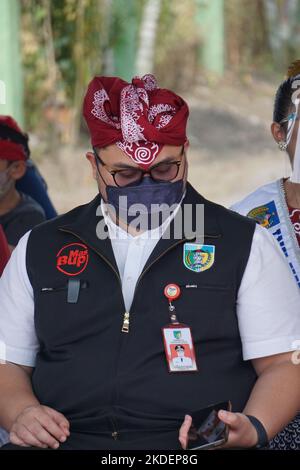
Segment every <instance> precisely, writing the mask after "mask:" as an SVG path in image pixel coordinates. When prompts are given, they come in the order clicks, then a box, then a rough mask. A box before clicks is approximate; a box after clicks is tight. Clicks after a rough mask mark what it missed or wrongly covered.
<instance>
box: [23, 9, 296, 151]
mask: <svg viewBox="0 0 300 470" xmlns="http://www.w3.org/2000/svg"><path fill="white" fill-rule="evenodd" d="M149 1H151V0H21V4H22V31H21V39H22V55H23V65H24V77H25V111H26V113H27V114H26V122H27V127H28V128H30V129H37V128H38V129H40V128H41V129H43V126H44V127H45V129H44V131H45V132H48V133H49V129H50V131H51V129H52V131H53V129H54V128H55V129H54V131H53V132H54V134H53V137H54V138H57V140H58V141H66V142H68V141H73V142H74V141H76V136H78V134H79V129H80V111H81V100H82V95H83V93H84V90H85V88H86V85H87V83H88V81H89V80H90V78H91V77H92V76H93V75H95V74H111V73H113V72H114V63H113V61H114V54H115V60H117V59H118V57H117V51H119V52H118V53H119V54H120V51H121V54H123V53H124V52H123V51H124V47H123V49H122V47H121V48H120V47H119V46H120V45H122V44H123V45H124V44H126V35H127V36H128V34H129V33H130V31H128V29H130V28H131V27H132V25H136V30H137V34H136V48H138V41H139V35H138V28H139V25H140V21H141V17H142V14H143V10H144V8H145V5H146V4H147V2H149ZM160 1H161V5H160V6H161V8H160V16H159V20H158V25H157V33H156V43H155V64H154V72H155V73H156V75H157V76H158V79H159V81H160V82H161V83H162V84H163V86H165V87H171V88H174V89H183V88H185V89H186V88H189V87H191V86H192V85H193V84H194V83H195V81H196V79H197V78H198V77H203V76H205V70H203V67H202V66H201V63H200V59H199V57H200V54H199V51H200V50H201V47H203V42H202V39H201V27H200V26H199V23H197V21H196V20H195V18H196V17H197V12H198V15H199V10H197V9H198V8H199V5H200V4H202V6H203V5H205V4H206V5H208V3H207V2H208V1H213V0H172V1H170V0H160ZM129 15H130V16H129ZM133 20H134V21H133ZM224 24H225V37H224V54H225V63H226V71H229V72H232V73H233V74H235V75H236V76H240V75H242V74H257V75H261V76H264V74H266V76H268V74H274V72H276V71H279V72H280V73H281V75H282V71H283V70H284V69H285V68H286V66H287V64H288V63H289V62H290V61H291V60H293V59H295V58H297V54H298V50H299V46H300V0H224ZM128 25H130V26H128ZM134 37H135V36H134ZM127 39H128V37H127ZM131 40H132V38H131ZM128 43H129V42H128ZM125 49H126V48H125ZM128 57H129V52H128ZM119 58H120V56H119ZM123 59H124V57H123ZM125 59H127V57H125ZM132 74H133V75H134V67H133V73H132ZM42 123H44V124H42Z"/></svg>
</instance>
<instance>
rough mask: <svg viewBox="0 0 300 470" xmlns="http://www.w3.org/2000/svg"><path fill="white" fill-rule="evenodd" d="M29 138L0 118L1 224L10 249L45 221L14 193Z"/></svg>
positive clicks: (7, 119) (23, 196) (40, 211)
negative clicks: (25, 234) (29, 231)
mask: <svg viewBox="0 0 300 470" xmlns="http://www.w3.org/2000/svg"><path fill="white" fill-rule="evenodd" d="M29 154H30V151H29V147H28V137H27V135H26V134H24V133H23V132H22V130H21V129H20V127H19V126H18V124H17V123H16V121H15V120H14V119H13V118H12V117H10V116H3V115H1V116H0V224H1V225H2V226H3V229H4V232H5V235H6V238H7V240H8V243H9V246H10V249H11V250H12V249H13V248H14V247H15V246H16V245H17V243H18V241H19V239H20V238H21V237H22V236H23V235H24V233H26V232H27V231H28V230H30V229H32V228H33V227H34V226H35V225H37V224H39V223H41V222H43V221H44V220H45V214H44V211H43V209H42V208H41V206H40V205H39V204H38V203H37V202H36V201H35V200H33V199H32V198H31V197H30V196H28V195H27V194H24V193H23V192H21V191H18V190H17V189H16V182H17V181H19V180H20V179H21V178H22V177H23V176H24V175H25V173H26V161H27V159H28V158H29Z"/></svg>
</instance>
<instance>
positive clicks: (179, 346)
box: [175, 344, 184, 351]
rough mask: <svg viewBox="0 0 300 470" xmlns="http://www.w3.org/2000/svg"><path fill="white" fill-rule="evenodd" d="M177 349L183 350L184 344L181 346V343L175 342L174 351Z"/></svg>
mask: <svg viewBox="0 0 300 470" xmlns="http://www.w3.org/2000/svg"><path fill="white" fill-rule="evenodd" d="M178 349H183V351H184V346H182V344H177V346H175V351H177V350H178Z"/></svg>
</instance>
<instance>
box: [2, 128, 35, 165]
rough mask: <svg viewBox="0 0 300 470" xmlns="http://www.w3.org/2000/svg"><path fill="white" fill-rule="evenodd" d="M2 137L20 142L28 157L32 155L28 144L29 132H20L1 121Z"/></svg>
mask: <svg viewBox="0 0 300 470" xmlns="http://www.w3.org/2000/svg"><path fill="white" fill-rule="evenodd" d="M0 139H2V140H9V141H11V142H14V143H15V144H19V145H21V146H22V147H23V149H24V152H25V155H26V158H29V157H30V149H29V145H28V140H29V137H28V135H27V134H23V133H20V132H18V131H16V130H15V129H12V128H11V127H10V126H7V125H6V124H3V123H0Z"/></svg>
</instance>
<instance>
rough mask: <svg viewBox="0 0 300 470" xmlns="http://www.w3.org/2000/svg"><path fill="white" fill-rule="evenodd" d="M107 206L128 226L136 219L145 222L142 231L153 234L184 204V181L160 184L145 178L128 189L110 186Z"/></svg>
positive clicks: (108, 187)
mask: <svg viewBox="0 0 300 470" xmlns="http://www.w3.org/2000/svg"><path fill="white" fill-rule="evenodd" d="M106 191H107V199H108V200H107V202H108V204H109V205H110V206H112V208H113V209H114V211H115V212H116V215H117V217H119V218H121V219H122V220H123V221H125V222H126V223H127V224H130V223H131V222H132V221H133V220H134V219H136V218H139V221H141V223H140V224H139V225H140V228H141V229H143V230H150V229H153V228H156V227H157V226H159V225H161V224H162V223H163V222H164V220H165V219H166V218H167V217H168V216H169V215H171V213H172V212H173V210H174V209H175V207H176V205H177V204H178V203H179V202H180V200H181V198H182V195H183V191H184V184H183V179H181V180H178V181H175V182H174V183H172V182H157V181H154V180H153V179H152V178H151V177H149V176H144V178H143V179H142V180H141V182H140V183H139V184H138V185H131V186H125V187H118V186H107V187H106Z"/></svg>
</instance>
